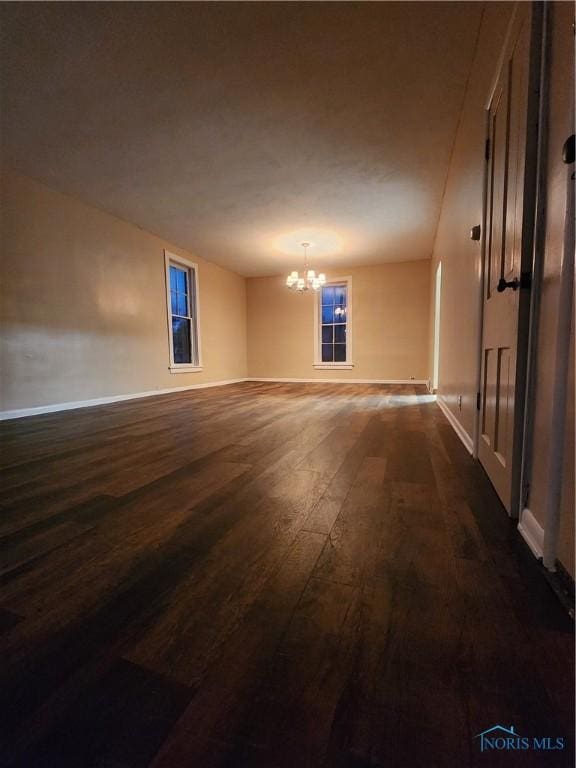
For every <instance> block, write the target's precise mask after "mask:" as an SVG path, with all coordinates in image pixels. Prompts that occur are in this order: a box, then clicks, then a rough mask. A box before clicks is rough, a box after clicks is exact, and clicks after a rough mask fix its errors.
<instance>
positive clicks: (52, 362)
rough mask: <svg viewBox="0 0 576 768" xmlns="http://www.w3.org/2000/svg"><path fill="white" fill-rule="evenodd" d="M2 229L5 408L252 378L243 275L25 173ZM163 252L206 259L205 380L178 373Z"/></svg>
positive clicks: (15, 181)
mask: <svg viewBox="0 0 576 768" xmlns="http://www.w3.org/2000/svg"><path fill="white" fill-rule="evenodd" d="M1 224H2V228H1V237H0V243H1V258H2V270H1V273H2V276H3V279H2V289H1V290H2V292H1V294H0V300H1V306H0V311H1V316H2V336H1V339H0V344H1V346H0V370H1V373H0V377H1V378H0V391H1V397H2V400H1V405H0V410H12V409H18V408H28V407H34V406H42V405H47V404H53V403H63V402H69V401H76V400H87V399H91V398H97V397H106V396H113V395H122V394H129V393H134V392H145V391H150V390H154V389H164V388H169V387H179V386H186V385H189V384H197V383H202V382H209V381H219V380H223V379H233V378H242V377H244V376H245V375H246V294H245V280H244V278H242V277H239V276H238V275H236V274H233V273H232V272H229V271H227V270H224V269H222V268H220V267H217V266H215V265H213V264H210V263H208V262H205V261H203V260H202V259H200V258H197V257H195V256H193V255H191V254H188V253H186V252H185V251H183V250H182V249H179V248H177V247H176V246H174V245H171V244H170V243H166V242H165V241H163V240H161V239H160V238H159V237H156V236H154V235H152V234H150V233H148V232H145V231H143V230H142V229H138V228H137V227H135V226H132V225H131V224H128V223H126V222H124V221H121V220H119V219H116V218H114V217H112V216H109V215H108V214H106V213H103V212H101V211H99V210H96V209H94V208H91V207H88V206H86V205H83V204H82V203H80V202H78V201H76V200H73V199H72V198H69V197H66V196H64V195H61V194H59V193H57V192H54V191H52V190H50V189H47V188H46V187H44V186H42V185H40V184H38V183H36V182H34V181H32V180H30V179H27V178H25V177H22V176H18V175H13V174H6V175H5V176H4V177H3V180H2V220H1ZM164 248H167V249H169V250H170V251H173V252H174V253H177V254H179V255H181V256H184V257H186V258H189V259H191V260H192V261H194V262H196V263H198V272H199V289H200V297H199V298H200V312H201V341H202V351H203V364H204V370H203V371H202V372H200V373H188V374H171V373H170V372H169V370H168V364H169V357H168V355H169V349H168V331H167V317H166V289H165V277H164V253H163V249H164Z"/></svg>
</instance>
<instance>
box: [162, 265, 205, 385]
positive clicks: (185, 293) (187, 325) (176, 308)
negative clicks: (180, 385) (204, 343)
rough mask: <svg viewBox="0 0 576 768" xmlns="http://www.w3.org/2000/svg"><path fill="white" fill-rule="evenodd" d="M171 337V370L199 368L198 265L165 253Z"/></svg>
mask: <svg viewBox="0 0 576 768" xmlns="http://www.w3.org/2000/svg"><path fill="white" fill-rule="evenodd" d="M165 259H166V283H167V300H168V330H169V333H168V335H169V337H170V339H169V340H170V369H171V370H172V371H191V370H200V365H201V364H200V355H199V339H198V305H197V283H198V276H197V267H196V265H195V264H192V263H191V262H188V261H187V260H186V259H182V258H180V257H177V256H173V255H172V254H168V253H167V252H166V254H165Z"/></svg>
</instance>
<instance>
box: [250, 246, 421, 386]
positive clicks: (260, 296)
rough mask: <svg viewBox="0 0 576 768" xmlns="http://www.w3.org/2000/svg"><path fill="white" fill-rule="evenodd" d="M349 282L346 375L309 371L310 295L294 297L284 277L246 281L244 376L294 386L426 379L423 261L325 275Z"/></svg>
mask: <svg viewBox="0 0 576 768" xmlns="http://www.w3.org/2000/svg"><path fill="white" fill-rule="evenodd" d="M347 275H350V276H351V277H352V295H353V321H352V328H353V362H354V368H353V369H352V370H337V371H334V370H315V369H314V367H313V363H314V296H313V295H311V294H309V295H295V294H294V293H292V292H291V291H289V290H288V289H287V288H286V286H285V285H284V277H274V278H271V277H270V278H251V279H249V280H248V281H247V297H248V375H249V376H251V377H262V378H297V379H312V378H313V379H329V378H338V379H410V378H411V377H413V378H414V379H427V378H428V340H429V328H428V325H429V301H430V269H429V261H428V260H424V261H411V262H403V263H392V264H381V265H378V266H373V267H356V268H354V269H342V270H339V271H338V273H337V274H335V273H333V274H331V273H330V272H328V273H327V277H328V279H331V278H333V277H341V276H347Z"/></svg>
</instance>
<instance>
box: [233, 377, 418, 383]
mask: <svg viewBox="0 0 576 768" xmlns="http://www.w3.org/2000/svg"><path fill="white" fill-rule="evenodd" d="M244 381H263V382H272V383H274V382H276V383H278V384H426V382H427V381H428V380H427V379H321V378H316V379H284V378H264V377H262V376H252V377H249V378H247V379H244Z"/></svg>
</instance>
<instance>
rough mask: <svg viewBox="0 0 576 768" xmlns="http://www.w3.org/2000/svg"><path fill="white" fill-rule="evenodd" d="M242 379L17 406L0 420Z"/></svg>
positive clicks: (231, 382)
mask: <svg viewBox="0 0 576 768" xmlns="http://www.w3.org/2000/svg"><path fill="white" fill-rule="evenodd" d="M244 381H246V379H224V380H223V381H207V382H206V383H205V384H188V385H187V386H184V387H167V388H166V389H152V390H149V391H147V392H134V393H133V394H130V395H111V396H110V397H95V398H93V399H92V400H74V401H72V402H69V403H54V404H53V405H40V406H37V407H35V408H18V409H16V410H13V411H0V421H7V420H8V419H22V418H24V417H26V416H37V415H40V414H43V413H56V412H57V411H71V410H73V409H75V408H91V407H92V406H94V405H107V404H108V403H119V402H121V401H123V400H137V399H138V398H141V397H154V395H170V394H173V393H176V392H185V391H186V390H189V389H205V388H207V387H223V386H226V385H227V384H240V383H241V382H244Z"/></svg>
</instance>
